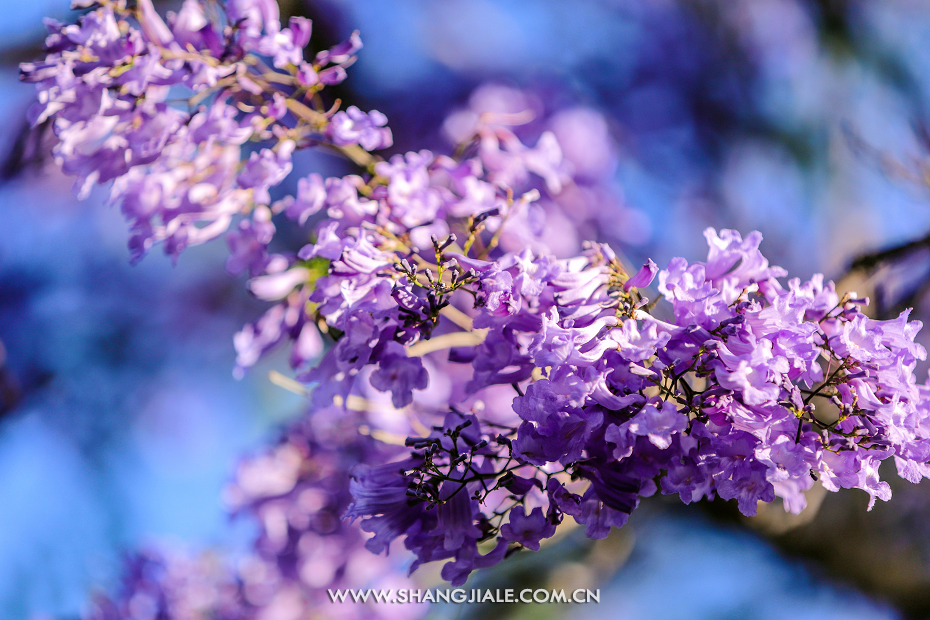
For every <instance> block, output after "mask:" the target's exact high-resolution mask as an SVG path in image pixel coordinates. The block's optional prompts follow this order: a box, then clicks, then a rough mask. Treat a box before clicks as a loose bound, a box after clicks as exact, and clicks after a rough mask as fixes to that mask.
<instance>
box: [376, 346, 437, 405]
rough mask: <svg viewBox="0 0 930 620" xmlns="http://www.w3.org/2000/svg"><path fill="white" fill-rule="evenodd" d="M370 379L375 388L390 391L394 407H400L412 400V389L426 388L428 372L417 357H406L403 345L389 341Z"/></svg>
mask: <svg viewBox="0 0 930 620" xmlns="http://www.w3.org/2000/svg"><path fill="white" fill-rule="evenodd" d="M370 381H371V385H372V387H374V388H375V389H376V390H379V391H381V392H390V393H391V402H392V403H393V404H394V408H395V409H402V408H403V407H406V406H407V405H409V404H410V403H411V402H413V390H425V389H426V386H427V385H429V374H428V373H427V372H426V369H425V368H423V362H422V361H421V360H420V359H419V358H416V357H407V352H406V350H405V349H404V347H403V345H401V344H400V343H397V342H389V343H387V345H386V346H385V348H384V353H383V354H382V355H381V359H380V360H379V362H378V369H377V370H375V371H374V372H373V373H371V378H370Z"/></svg>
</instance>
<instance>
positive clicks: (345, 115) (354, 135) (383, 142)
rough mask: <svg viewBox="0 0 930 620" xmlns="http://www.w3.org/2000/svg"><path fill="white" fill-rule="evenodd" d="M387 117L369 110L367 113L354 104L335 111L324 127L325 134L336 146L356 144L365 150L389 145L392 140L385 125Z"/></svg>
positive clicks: (389, 131)
mask: <svg viewBox="0 0 930 620" xmlns="http://www.w3.org/2000/svg"><path fill="white" fill-rule="evenodd" d="M385 125H387V117H386V116H385V115H384V114H382V113H381V112H378V111H377V110H371V111H370V112H368V113H367V114H366V113H365V112H362V111H361V110H359V109H358V108H357V107H355V106H349V108H348V109H346V111H345V112H336V114H335V115H333V117H332V118H331V119H330V121H329V125H328V126H327V128H326V135H327V137H328V138H329V139H330V140H331V141H332V143H333V144H335V145H337V146H347V145H350V144H358V145H360V146H361V147H362V148H363V149H365V150H366V151H376V150H378V149H385V148H388V147H390V146H391V145H392V144H393V143H394V141H393V139H392V137H391V130H390V129H389V128H387V127H385Z"/></svg>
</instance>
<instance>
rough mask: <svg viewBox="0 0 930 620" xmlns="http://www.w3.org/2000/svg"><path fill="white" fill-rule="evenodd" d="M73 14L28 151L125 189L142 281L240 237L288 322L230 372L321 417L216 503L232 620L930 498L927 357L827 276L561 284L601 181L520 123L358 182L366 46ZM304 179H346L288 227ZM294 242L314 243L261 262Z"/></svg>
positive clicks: (484, 125) (301, 24)
mask: <svg viewBox="0 0 930 620" xmlns="http://www.w3.org/2000/svg"><path fill="white" fill-rule="evenodd" d="M76 6H77V7H79V8H85V9H89V10H88V11H87V12H86V13H85V14H84V15H83V16H82V17H81V18H80V20H79V22H78V23H77V24H76V25H62V24H59V23H56V22H49V23H48V27H49V31H50V35H49V38H48V40H47V48H48V56H47V57H46V59H45V60H44V61H43V62H41V63H35V64H26V65H23V68H22V71H23V77H24V79H26V80H29V81H33V82H35V83H36V84H37V86H38V89H39V101H38V103H36V105H35V106H34V108H33V109H32V111H31V118H32V121H33V122H34V123H43V122H48V123H51V126H52V127H53V128H54V132H55V135H56V136H57V137H58V143H57V146H56V147H55V157H56V159H57V161H58V163H59V164H60V165H61V167H62V168H63V169H64V170H65V171H66V172H68V173H70V174H74V175H76V176H77V177H78V187H79V191H80V192H81V193H82V194H86V193H87V191H89V189H90V188H91V187H92V186H93V185H94V184H109V187H110V192H111V198H112V201H113V202H114V203H117V204H119V205H120V207H121V209H122V211H123V213H124V214H125V215H126V217H127V219H128V220H129V223H130V227H131V231H132V237H131V240H130V248H131V251H132V256H133V258H134V259H138V258H139V257H141V256H142V255H143V254H144V253H145V252H146V251H147V250H148V249H149V248H150V247H152V246H153V245H154V244H156V243H162V244H163V246H164V248H165V250H166V252H168V253H169V254H171V255H172V256H175V257H176V256H177V255H178V254H179V253H180V252H182V251H183V249H184V248H185V247H187V246H189V245H193V244H197V243H202V242H205V241H208V240H210V239H213V238H216V237H218V236H220V235H222V234H223V233H226V234H227V241H228V244H229V247H230V251H231V254H230V257H229V260H228V262H227V268H228V270H229V271H230V272H232V273H242V272H246V273H248V275H249V277H250V279H249V281H248V288H249V290H250V291H251V292H252V293H253V294H254V295H255V296H256V297H258V298H260V299H262V300H265V301H267V302H269V303H270V304H271V305H270V307H269V309H268V310H267V312H265V314H264V315H263V316H261V317H259V318H258V319H257V320H256V321H255V322H254V323H252V324H250V325H247V326H246V327H245V328H244V329H243V330H242V331H241V332H240V333H238V334H237V335H236V336H235V346H236V351H237V354H238V358H237V372H239V373H241V372H244V371H245V370H246V369H248V368H249V367H251V366H252V365H254V364H255V363H256V362H257V361H258V360H259V359H261V358H262V356H263V355H265V354H266V353H267V352H269V351H270V350H272V349H273V348H276V347H280V346H286V347H289V351H290V361H291V365H292V366H293V368H294V369H295V372H296V377H297V379H298V380H299V381H300V382H301V383H302V384H304V385H305V386H306V387H305V388H304V389H305V390H306V391H307V393H308V394H309V400H310V402H311V413H310V414H308V415H307V416H306V418H305V419H304V420H301V421H300V422H298V423H297V424H296V425H295V426H294V427H293V428H291V429H289V430H288V431H287V432H286V435H285V439H284V440H283V441H282V444H281V445H280V446H278V447H277V448H275V449H274V450H272V451H271V452H270V453H269V454H267V455H264V456H261V457H256V459H253V460H252V461H249V462H247V463H245V464H243V466H242V467H241V468H240V471H239V475H238V478H237V481H236V482H235V484H234V485H233V486H232V488H231V489H230V498H231V501H232V502H233V504H234V506H235V507H236V509H237V510H238V511H242V512H248V513H251V514H253V515H254V516H255V518H256V519H257V520H258V522H259V523H260V525H261V528H260V531H261V535H260V537H259V539H258V540H257V542H256V547H255V562H257V564H255V565H254V566H258V567H259V568H254V569H252V572H251V573H250V572H249V571H248V570H240V571H239V573H238V574H237V575H236V576H234V577H228V579H230V580H231V581H230V584H232V585H229V587H230V588H234V589H236V591H237V592H239V594H238V596H240V598H241V599H242V601H243V602H242V605H243V607H242V608H241V609H239V610H237V611H236V613H237V614H241V615H230V616H229V617H252V615H254V614H257V613H259V611H260V610H261V609H267V608H268V606H269V605H273V604H274V605H291V606H293V607H294V608H295V609H301V608H303V606H313V605H315V604H318V603H319V601H321V600H323V599H322V597H321V596H317V595H315V594H313V592H315V591H317V590H319V591H322V590H320V589H322V588H326V587H331V586H333V584H336V586H335V587H344V586H345V585H351V582H352V581H353V580H362V581H366V582H371V581H372V580H375V579H380V578H383V577H384V575H386V574H388V565H387V564H384V565H381V564H374V565H373V564H367V565H366V564H365V562H366V560H359V559H358V553H359V552H360V550H361V546H363V545H364V546H365V547H367V549H368V550H369V551H371V552H374V553H387V551H388V550H389V549H391V548H392V546H393V547H394V548H395V549H396V548H397V547H398V545H392V543H394V541H400V540H402V544H403V546H404V547H405V548H406V549H407V550H409V552H410V553H411V554H412V556H413V563H412V565H411V567H410V570H411V571H412V570H415V569H416V568H417V567H418V566H420V565H421V564H423V563H428V562H434V561H442V562H444V565H443V568H442V577H443V578H444V579H446V580H448V581H450V582H451V583H452V584H453V585H459V584H461V583H463V582H464V581H465V580H466V578H467V577H468V575H469V574H470V573H471V572H472V571H474V570H475V569H478V568H483V567H488V566H491V565H493V564H496V563H498V562H500V561H501V560H503V559H504V558H505V557H506V556H508V555H509V554H511V553H513V552H515V551H517V550H519V549H532V550H536V549H539V548H540V545H541V543H542V541H543V540H545V539H547V538H551V537H553V536H554V535H555V534H556V532H557V531H558V530H559V528H560V526H562V527H564V526H565V525H566V523H568V522H575V523H578V524H581V525H582V526H584V528H585V531H586V533H587V535H588V536H589V537H592V538H602V537H604V536H606V535H607V534H608V532H609V531H610V528H611V527H619V526H622V525H623V524H624V523H625V522H626V521H627V519H628V517H629V515H630V514H631V512H632V511H633V510H634V509H635V508H636V507H637V505H638V503H639V501H640V499H641V498H643V497H648V496H650V495H653V494H655V493H657V492H659V493H662V494H677V495H678V496H679V497H680V498H681V500H682V501H683V502H684V503H691V502H694V501H698V500H700V499H702V498H713V497H714V496H719V497H721V498H724V499H733V500H736V502H737V504H738V506H739V509H740V511H741V512H742V513H743V514H745V515H753V514H755V512H756V507H757V505H758V503H759V502H771V501H773V500H774V499H775V498H776V497H779V498H781V499H782V500H783V502H784V505H785V508H786V509H787V510H789V511H791V512H799V511H801V510H802V509H803V508H804V506H805V496H804V492H805V491H806V490H807V489H809V488H810V487H811V486H812V485H813V484H814V483H815V482H819V483H820V484H822V485H823V486H824V487H825V488H827V489H829V490H831V491H837V490H839V489H840V488H858V489H862V490H864V491H865V492H866V493H868V494H869V496H870V502H869V508H871V506H872V505H873V504H874V502H875V500H876V499H882V500H887V499H889V497H890V489H889V486H888V484H887V483H886V482H883V481H882V480H880V478H879V475H878V468H879V465H880V464H881V462H882V461H884V460H886V459H891V458H893V460H894V463H895V465H896V467H897V471H898V473H899V475H901V476H902V477H904V478H906V479H908V480H910V481H913V482H917V481H919V480H920V479H921V478H922V477H923V476H925V475H927V474H928V468H927V462H928V461H930V416H928V398H930V391H928V387H927V385H926V384H918V383H917V381H916V379H915V377H914V368H915V365H916V363H917V362H918V361H919V360H922V359H924V358H925V357H926V352H925V351H924V350H923V348H921V347H920V346H919V345H917V344H915V342H914V336H915V334H916V332H917V331H918V329H919V328H920V324H919V323H918V322H909V321H908V314H907V313H904V314H902V315H901V316H900V317H899V318H898V319H896V320H893V321H886V322H882V321H876V320H872V319H870V318H869V317H868V316H866V315H865V314H864V313H863V312H862V309H861V308H862V306H863V305H865V304H866V303H867V301H866V300H864V299H857V298H855V295H851V294H848V295H843V296H839V295H838V294H837V293H836V292H835V290H834V287H833V284H832V283H824V282H823V279H822V277H821V276H815V277H814V278H812V279H811V280H810V281H807V282H801V281H800V280H798V279H794V280H789V281H787V282H784V281H782V280H780V278H782V277H783V276H785V275H786V273H785V272H784V271H783V270H782V269H780V268H778V267H773V266H771V265H769V263H768V261H767V260H766V259H765V257H764V256H763V255H762V254H761V253H760V251H759V244H760V242H761V236H760V235H759V234H758V233H751V234H749V235H748V236H746V237H745V238H743V237H742V236H741V235H740V234H739V233H737V232H735V231H732V230H723V231H720V232H717V231H715V230H712V229H708V230H707V231H706V232H705V236H706V239H707V243H708V245H709V253H708V256H707V259H706V261H703V262H694V263H689V262H688V261H686V260H685V259H682V258H676V259H673V260H672V261H671V262H670V263H669V264H668V266H667V267H666V268H665V269H663V270H659V268H658V267H657V266H656V265H655V264H654V263H653V262H652V261H649V262H647V263H646V264H645V265H643V266H642V267H641V268H639V269H635V270H634V269H628V267H627V266H626V265H624V264H622V262H621V261H620V260H619V259H618V257H617V255H616V254H615V253H614V251H613V250H612V249H611V248H610V247H608V246H607V245H605V244H598V243H588V244H586V245H585V246H584V247H583V248H582V249H581V250H580V251H575V249H574V248H570V249H571V251H567V250H566V247H567V246H565V245H563V246H561V247H559V248H558V251H556V252H553V251H551V250H550V249H549V247H548V245H549V244H547V242H546V239H559V238H561V239H563V240H564V239H565V238H566V236H570V235H572V234H575V233H576V232H577V231H576V229H575V228H576V227H577V226H581V225H582V223H581V222H579V220H578V218H577V217H573V214H572V211H573V209H574V207H573V205H576V204H578V201H579V200H581V199H583V198H584V197H585V196H594V193H592V192H593V190H591V189H590V187H592V185H596V183H594V181H596V179H597V178H599V177H598V175H600V174H602V173H603V170H600V169H599V168H598V167H597V166H596V165H594V164H595V163H596V162H594V163H592V162H590V161H589V162H585V161H584V158H583V157H581V158H579V157H575V158H574V159H573V158H572V157H567V156H566V154H565V152H563V149H562V146H561V145H560V142H559V140H558V139H557V137H556V133H555V132H553V131H548V130H547V131H543V132H542V133H541V134H540V136H539V138H538V140H537V141H536V143H535V145H534V146H528V145H526V144H524V143H523V142H522V141H521V140H520V139H519V138H518V137H517V135H516V134H515V133H514V127H515V126H517V125H520V124H521V123H525V122H528V120H530V119H529V118H526V117H525V115H521V114H520V113H519V111H500V110H498V111H481V110H477V109H475V105H474V102H473V107H472V108H471V109H470V110H466V111H464V112H458V113H457V114H456V115H455V116H453V117H451V118H450V120H449V122H448V123H447V126H446V129H447V132H448V133H449V135H452V136H454V137H455V139H456V142H457V143H458V146H457V148H455V150H454V151H453V152H452V153H451V154H438V153H433V152H430V151H426V150H423V151H419V152H409V153H402V154H401V153H398V154H394V155H392V156H390V157H389V158H381V157H378V156H376V155H374V154H372V151H376V150H379V149H384V148H388V147H390V146H391V145H392V136H391V131H390V129H389V128H388V127H387V119H386V118H385V117H384V115H382V114H380V113H378V112H377V111H371V112H364V111H362V110H359V109H358V108H356V107H348V108H346V109H345V110H340V109H339V108H340V104H339V103H338V102H335V101H332V100H330V99H328V98H327V91H326V87H327V86H329V85H332V84H336V83H339V82H341V81H342V80H344V79H345V78H346V68H347V67H348V66H349V65H350V64H351V63H352V61H353V59H354V55H355V54H356V52H358V51H359V49H360V48H361V40H360V39H359V37H358V35H357V34H355V35H353V36H352V37H351V38H350V39H349V40H348V41H346V42H345V43H343V44H340V45H338V46H336V47H335V48H333V49H330V50H324V51H322V52H319V53H317V54H315V55H312V54H310V53H309V52H308V51H306V50H305V49H304V48H305V46H306V45H307V43H308V41H309V35H310V23H309V21H308V20H306V19H302V18H293V19H291V21H290V23H289V24H288V26H287V27H286V28H285V27H282V25H281V23H280V21H279V17H278V8H277V5H276V4H275V2H274V0H229V1H228V2H227V3H226V4H225V9H224V10H221V9H220V8H219V5H218V4H217V3H213V2H201V1H200V0H185V2H184V4H183V6H182V8H181V10H180V11H179V12H178V13H177V14H169V15H168V18H167V21H166V20H163V19H162V18H161V17H160V16H159V15H158V14H157V13H156V12H155V11H154V9H153V7H152V5H151V2H150V0H138V2H137V4H136V6H135V7H130V6H129V5H127V3H126V2H125V0H104V1H102V2H89V1H86V0H82V1H80V2H77V3H76ZM479 100H480V98H479ZM585 114H588V116H586V117H583V119H582V120H584V122H588V125H587V126H589V127H590V126H592V125H591V123H590V122H589V121H591V118H592V117H591V115H592V114H593V115H596V113H594V112H586V113H585ZM585 119H587V120H585ZM576 120H577V119H576ZM596 120H597V119H596V116H595V117H594V125H593V126H597V122H596ZM566 122H569V121H566ZM570 126H571V125H570ZM575 126H578V125H577V123H576V125H575ZM601 131H602V132H603V133H604V135H606V125H604V126H603V127H602V128H601ZM607 144H609V143H607ZM308 147H322V148H328V149H330V150H334V151H337V152H339V153H342V154H343V155H344V156H346V157H347V158H348V159H350V160H351V161H352V162H354V163H355V164H357V166H358V171H357V173H356V174H350V175H347V176H343V177H332V178H323V177H322V176H320V175H319V174H310V175H309V176H307V177H305V178H302V179H300V180H299V181H298V183H297V187H298V191H297V192H296V195H294V196H287V197H285V198H283V199H279V200H273V199H272V197H271V190H273V188H275V187H276V186H278V185H279V184H280V183H281V182H282V181H283V180H284V179H285V178H286V177H287V176H288V175H289V174H290V173H291V172H292V161H291V158H292V154H293V153H294V152H295V151H296V150H297V149H302V148H308ZM579 152H580V151H578V150H577V149H575V153H576V155H577V154H578V153H579ZM605 153H608V154H609V148H608V149H606V150H605ZM611 166H612V164H611V165H607V168H608V169H610V168H611ZM585 187H587V188H588V189H587V190H585ZM588 223H590V222H588ZM281 226H289V227H297V228H300V229H301V230H303V231H304V233H305V234H306V235H307V237H308V238H309V239H310V240H311V241H310V242H309V243H307V244H306V245H304V246H303V247H301V248H295V251H294V252H292V253H274V252H271V251H270V250H269V244H270V243H271V241H272V239H273V238H274V236H275V232H276V230H277V228H278V227H281ZM553 227H562V230H560V229H559V228H553ZM634 232H635V231H630V234H629V235H627V238H629V239H633V238H634V237H635V236H636V235H635V234H633V233H634ZM613 237H614V238H623V235H622V234H619V235H617V234H615V235H613ZM653 285H655V286H657V289H658V292H659V293H660V297H659V298H657V299H654V300H650V299H648V298H647V296H646V295H647V294H646V293H645V289H646V288H647V287H649V286H653ZM398 544H399V543H398ZM366 553H367V552H366ZM364 566H367V567H368V568H369V570H368V571H367V572H366V571H365V570H364V569H363V567H364ZM371 566H376V567H377V568H378V570H379V571H380V574H376V573H373V572H372V571H371V570H370V567H371ZM269 584H271V585H269ZM269 588H270V589H269ZM282 597H283V598H282ZM275 601H277V602H275ZM281 601H284V602H281ZM113 605H114V607H107V609H111V608H112V609H117V608H118V607H119V605H118V604H117V603H113ZM101 609H102V608H101ZM256 610H259V611H256ZM165 613H169V612H165ZM171 613H175V612H171ZM269 613H270V612H269ZM417 613H419V612H417ZM99 617H101V618H102V617H107V618H109V617H123V616H119V615H117V616H107V615H101V616H99ZM172 617H173V616H172ZM223 617H226V616H223ZM295 617H298V616H295Z"/></svg>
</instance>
